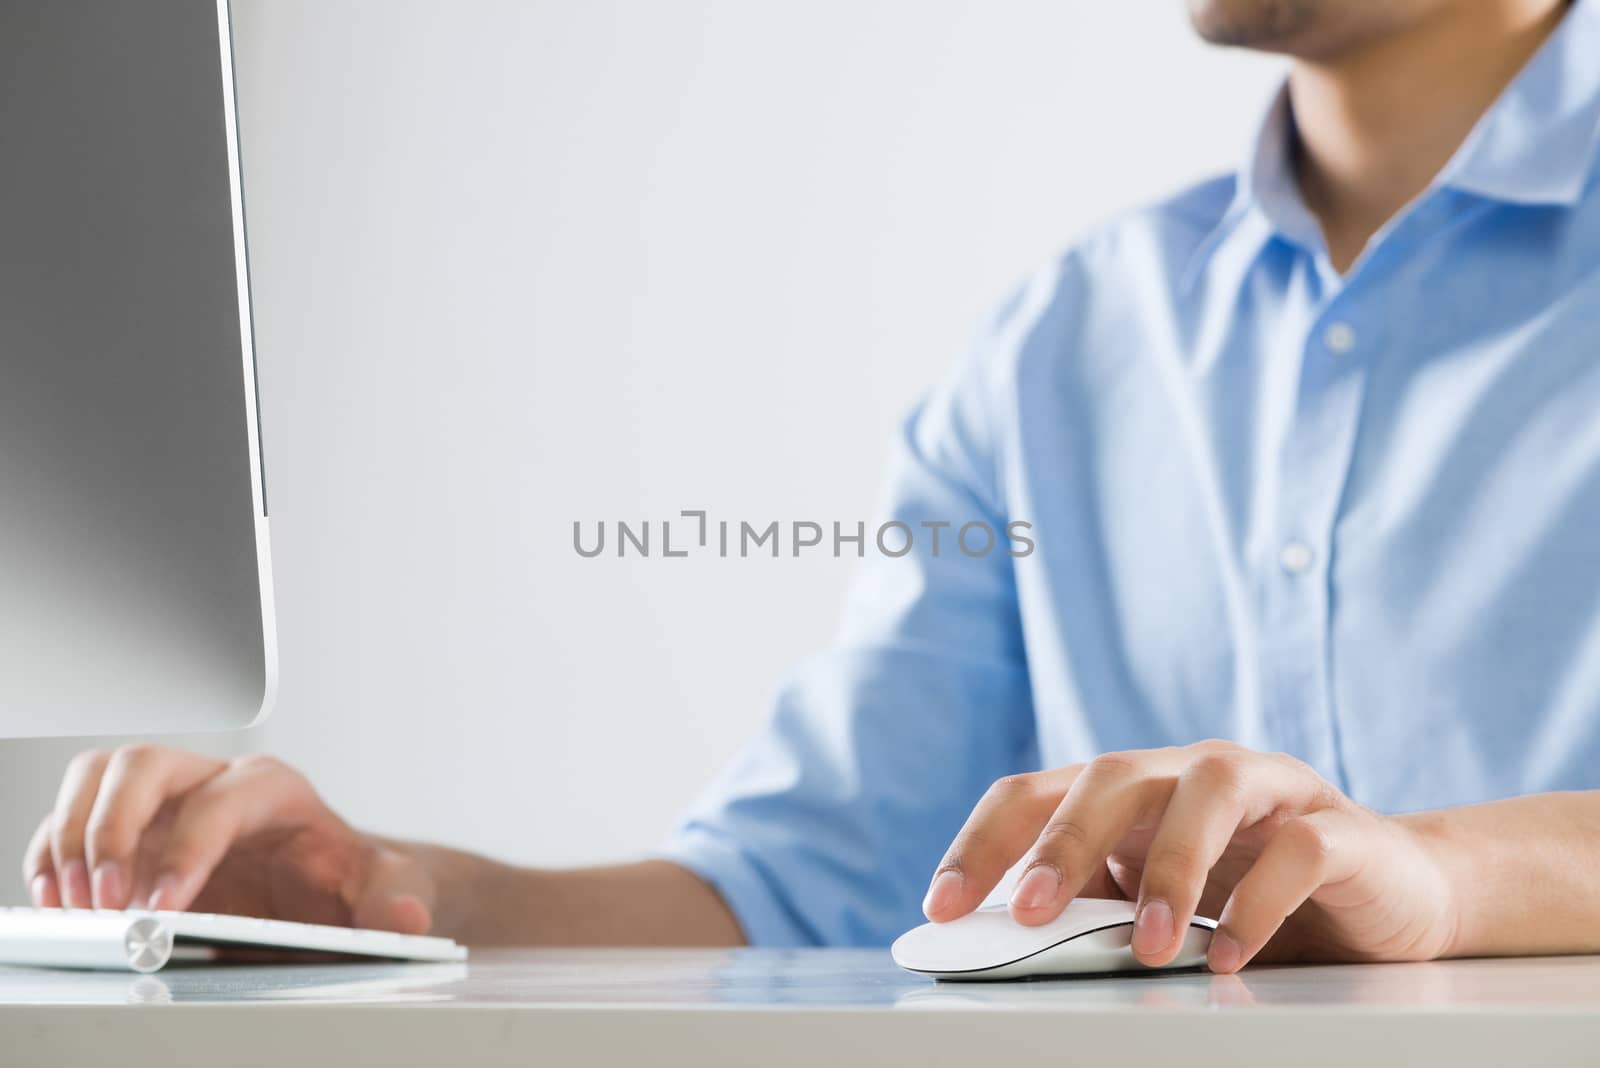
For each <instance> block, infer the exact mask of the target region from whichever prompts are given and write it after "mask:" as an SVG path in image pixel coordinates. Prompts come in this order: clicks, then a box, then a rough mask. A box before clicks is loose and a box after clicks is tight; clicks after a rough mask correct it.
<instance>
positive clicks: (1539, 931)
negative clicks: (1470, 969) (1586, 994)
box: [1400, 791, 1600, 957]
mask: <svg viewBox="0 0 1600 1068" xmlns="http://www.w3.org/2000/svg"><path fill="white" fill-rule="evenodd" d="M1400 821H1401V823H1402V824H1404V825H1406V826H1407V827H1409V828H1411V829H1412V830H1414V831H1415V832H1416V833H1418V834H1419V835H1420V836H1421V837H1422V838H1423V840H1424V841H1425V842H1426V843H1427V844H1428V847H1429V848H1430V849H1431V850H1432V851H1433V852H1434V854H1435V856H1436V857H1437V858H1438V860H1439V862H1440V864H1441V865H1442V866H1443V867H1444V869H1445V872H1446V875H1447V878H1448V880H1449V883H1450V885H1451V886H1452V887H1454V891H1455V897H1456V901H1455V913H1456V916H1455V936H1454V938H1453V939H1452V940H1451V944H1450V948H1449V950H1448V951H1447V955H1449V956H1455V957H1472V956H1506V955H1520V954H1540V953H1594V952H1600V791H1589V792H1582V793H1548V794H1535V795H1532V796H1529V797H1518V798H1512V799H1510V800H1507V801H1496V802H1491V803H1489V804H1482V805H1470V806H1464V807H1461V808H1452V809H1440V810H1437V811H1433V812H1420V813H1415V814H1411V815H1407V816H1402V817H1400Z"/></svg>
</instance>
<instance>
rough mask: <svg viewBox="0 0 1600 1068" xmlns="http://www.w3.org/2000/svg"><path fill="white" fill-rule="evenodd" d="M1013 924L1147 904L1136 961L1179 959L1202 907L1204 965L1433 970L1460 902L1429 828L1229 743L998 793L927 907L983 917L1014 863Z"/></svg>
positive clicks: (1115, 762)
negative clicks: (1212, 921)
mask: <svg viewBox="0 0 1600 1068" xmlns="http://www.w3.org/2000/svg"><path fill="white" fill-rule="evenodd" d="M1025 854H1026V855H1027V856H1028V860H1027V864H1026V865H1025V867H1024V870H1023V874H1022V877H1021V878H1020V879H1019V880H1018V883H1017V886H1016V888H1015V890H1014V891H1013V892H1012V896H1011V902H1010V908H1011V913H1012V915H1013V916H1014V917H1015V918H1016V919H1017V920H1018V921H1019V922H1021V923H1024V924H1040V923H1046V922H1048V921H1050V920H1052V919H1054V918H1055V917H1056V916H1058V915H1060V913H1061V910H1062V909H1063V908H1064V907H1065V906H1066V904H1067V903H1068V902H1069V901H1071V900H1072V899H1073V898H1074V897H1113V898H1125V899H1127V900H1130V901H1135V902H1137V903H1138V913H1137V920H1136V922H1135V926H1134V934H1133V951H1134V955H1135V956H1136V957H1137V958H1139V959H1140V960H1141V961H1143V962H1144V963H1146V964H1149V965H1152V966H1159V965H1162V964H1165V963H1167V962H1168V961H1170V960H1172V958H1173V957H1174V956H1175V955H1176V954H1177V952H1178V950H1179V947H1180V945H1181V942H1182V934H1183V932H1184V931H1186V930H1187V929H1188V926H1189V921H1190V919H1191V918H1192V917H1193V916H1194V915H1195V914H1196V913H1197V912H1198V913H1199V914H1202V915H1206V916H1214V917H1217V919H1218V920H1219V925H1218V928H1217V933H1216V935H1215V936H1214V937H1213V939H1212V942H1211V949H1210V952H1209V955H1208V958H1207V963H1208V964H1209V966H1210V967H1211V969H1212V970H1213V971H1216V972H1223V973H1227V972H1233V971H1237V970H1238V969H1239V968H1240V967H1242V966H1243V965H1244V964H1245V963H1246V962H1248V961H1250V960H1252V959H1271V960H1306V959H1315V960H1421V959H1431V958H1433V957H1436V956H1440V955H1442V954H1444V953H1445V952H1446V951H1447V950H1448V948H1449V946H1450V944H1451V941H1452V939H1453V932H1454V929H1455V925H1456V906H1455V901H1454V896H1453V893H1452V888H1451V885H1450V881H1449V879H1448V878H1447V877H1446V875H1445V870H1446V869H1445V865H1444V864H1443V863H1442V862H1441V860H1440V859H1439V857H1438V856H1437V855H1436V847H1435V844H1434V843H1433V842H1431V841H1430V840H1429V838H1428V837H1427V835H1426V833H1425V832H1424V831H1423V830H1422V829H1421V827H1420V825H1417V826H1414V825H1412V824H1410V823H1408V822H1407V821H1406V820H1404V819H1403V818H1396V817H1387V816H1382V815H1379V814H1378V813H1375V812H1372V811H1370V810H1368V809H1365V808H1363V807H1361V806H1360V805H1358V804H1356V803H1355V802H1354V801H1352V800H1350V799H1349V798H1347V797H1345V796H1344V795H1343V794H1341V793H1340V792H1339V791H1338V790H1337V789H1335V788H1334V787H1333V786H1332V785H1330V784H1329V783H1328V782H1326V781H1325V780H1323V779H1322V778H1321V777H1320V776H1319V775H1318V774H1317V773H1316V772H1315V771H1313V770H1312V769H1311V768H1310V767H1308V766H1307V765H1305V764H1304V763H1302V762H1300V761H1298V760H1296V759H1294V758H1293V757H1289V756H1285V755H1283V754H1280V753H1257V752H1252V751H1250V750H1247V749H1243V748H1241V747H1239V746H1236V745H1232V744H1230V743H1227V742H1215V741H1213V742H1201V743H1199V744H1196V745H1191V746H1185V747H1182V748H1171V749H1150V750H1139V751H1134V752H1124V753H1109V754H1106V755H1104V756H1101V757H1098V758H1096V759H1095V760H1092V761H1090V762H1089V763H1087V764H1079V765H1074V766H1072V767H1066V768H1057V769H1052V770H1048V771H1040V772H1035V773H1032V774H1025V775H1014V776H1009V777H1007V778H1004V779H1001V780H1000V781H998V782H996V783H995V784H994V785H993V786H992V787H990V788H989V791H988V792H987V793H986V794H985V795H984V797H983V799H982V800H981V801H980V802H979V803H978V805H977V807H976V808H975V809H974V810H973V812H972V815H971V816H969V817H968V819H967V822H966V825H965V826H964V827H963V828H962V830H961V833H960V834H958V835H957V836H956V838H955V841H954V842H953V843H952V844H951V846H950V849H949V850H948V852H947V853H946V854H945V858H944V860H943V861H942V862H941V863H940V865H939V867H938V870H937V871H936V872H935V874H934V878H933V883H932V885H931V886H930V888H929V890H928V896H927V899H926V901H925V902H924V905H923V909H924V911H925V912H926V913H927V915H928V918H929V919H930V920H936V921H945V920H953V919H955V918H957V917H959V916H963V915H965V914H967V913H968V912H971V911H972V910H973V909H974V908H976V907H977V906H978V905H979V904H980V903H981V902H982V901H983V899H984V897H985V896H986V895H987V894H988V893H989V891H991V890H992V889H993V888H994V887H995V885H996V884H997V883H998V882H999V881H1000V878H1001V877H1002V876H1003V875H1004V874H1005V872H1006V871H1007V870H1008V869H1009V868H1010V867H1011V866H1012V865H1013V864H1014V863H1016V861H1017V860H1018V859H1019V858H1021V857H1023V856H1024V855H1025Z"/></svg>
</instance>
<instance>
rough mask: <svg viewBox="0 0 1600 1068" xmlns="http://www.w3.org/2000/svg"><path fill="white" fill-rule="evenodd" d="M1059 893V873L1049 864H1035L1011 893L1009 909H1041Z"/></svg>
mask: <svg viewBox="0 0 1600 1068" xmlns="http://www.w3.org/2000/svg"><path fill="white" fill-rule="evenodd" d="M1059 893H1061V873H1060V872H1059V871H1057V870H1056V869H1055V866H1054V865H1051V864H1035V865H1034V866H1033V867H1031V868H1029V869H1028V870H1027V872H1026V873H1025V874H1024V875H1023V876H1022V881H1021V882H1019V883H1017V888H1016V889H1015V890H1013V891H1011V907H1012V908H1017V909H1037V908H1043V907H1044V906H1046V905H1048V904H1050V903H1051V902H1052V901H1054V900H1055V899H1056V895H1057V894H1059Z"/></svg>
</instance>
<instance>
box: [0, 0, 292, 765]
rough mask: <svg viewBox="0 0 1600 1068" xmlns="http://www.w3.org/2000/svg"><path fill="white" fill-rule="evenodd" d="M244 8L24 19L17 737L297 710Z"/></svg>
mask: <svg viewBox="0 0 1600 1068" xmlns="http://www.w3.org/2000/svg"><path fill="white" fill-rule="evenodd" d="M266 514H267V513H266V500H265V491H264V484H263V481H262V469H261V460H260V451H259V434H258V427H257V404H256V383H255V365H254V354H253V352H252V344H251V320H250V296H249V277H248V273H247V269H246V260H245V245H244V207H243V200H242V197H241V192H240V180H239V153H238V143H237V138H236V132H235V116H234V100H233V61H232V41H231V35H230V28H229V13H228V5H227V3H226V2H225V0H223V2H218V0H138V2H137V3H130V2H128V0H4V2H3V3H0V736H9V737H20V736H36V735H69V734H90V733H94V734H100V733H118V734H122V733H140V734H143V733H154V732H167V731H184V730H199V729H218V728H229V727H241V726H245V725H247V724H250V723H252V722H254V721H255V720H257V719H259V718H260V717H261V716H262V715H263V714H264V712H265V711H266V709H267V708H268V707H269V706H270V704H271V701H272V697H273V693H274V691H275V688H276V674H277V671H276V653H275V639H274V632H273V611H272V596H271V584H270V579H269V569H268V550H267V519H266Z"/></svg>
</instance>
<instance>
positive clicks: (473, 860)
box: [392, 843, 744, 946]
mask: <svg viewBox="0 0 1600 1068" xmlns="http://www.w3.org/2000/svg"><path fill="white" fill-rule="evenodd" d="M392 844H393V845H394V846H395V847H396V848H398V849H403V850H405V851H406V852H408V853H410V854H411V855H412V856H414V857H416V858H417V859H418V860H420V861H421V862H422V863H423V864H424V865H425V866H426V868H427V869H428V870H429V871H430V872H431V873H432V875H433V878H434V882H435V885H436V887H437V901H436V902H435V905H434V931H435V932H436V933H438V934H442V935H445V936H447V937H450V938H454V939H456V940H458V941H460V942H464V943H467V944H468V945H549V946H555V945H565V946H579V945H587V946H603V945H614V946H616V945H634V946H643V945H661V946H667V945H672V946H737V945H742V944H744V934H743V932H742V931H741V930H740V928H739V924H738V922H737V921H736V920H735V919H734V917H733V914H732V913H731V912H730V911H729V910H728V907H727V905H726V904H725V903H724V902H723V900H722V897H721V895H719V894H718V893H717V892H716V891H715V890H714V889H712V888H711V887H710V886H709V885H708V884H707V883H706V882H705V881H704V880H702V879H701V878H700V877H699V876H697V875H695V874H694V873H693V872H691V871H689V870H688V869H687V868H684V867H682V866H680V865H678V864H674V863H672V862H670V861H665V860H645V861H638V862H635V863H631V864H618V865H613V866H608V867H598V868H575V869H570V870H561V871H555V870H544V869H536V868H520V867H516V866H514V865H510V864H502V863H500V862H498V861H494V860H490V859H487V858H485V857H481V856H476V855H474V854H471V853H466V852H462V851H460V850H456V849H447V848H445V847H442V846H433V845H419V844H414V843H392Z"/></svg>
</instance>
